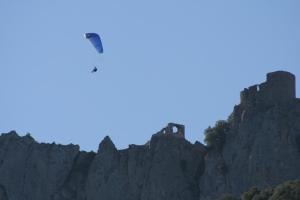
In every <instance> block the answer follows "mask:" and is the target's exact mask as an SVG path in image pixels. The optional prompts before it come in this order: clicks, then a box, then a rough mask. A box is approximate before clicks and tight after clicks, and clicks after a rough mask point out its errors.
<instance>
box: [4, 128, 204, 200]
mask: <svg viewBox="0 0 300 200" xmlns="http://www.w3.org/2000/svg"><path fill="white" fill-rule="evenodd" d="M203 148H204V147H203V146H202V145H201V144H200V143H196V144H195V145H193V144H191V143H189V142H188V141H186V140H185V139H184V138H182V137H177V136H176V135H165V134H156V135H153V136H152V138H151V140H150V142H148V143H147V144H145V145H130V146H129V148H128V149H125V150H117V149H116V147H115V146H114V144H113V142H112V141H111V140H110V138H109V137H105V138H104V139H103V141H102V142H101V143H100V145H99V150H98V153H93V152H90V153H87V152H80V151H79V147H78V146H75V145H68V146H63V145H56V144H39V143H37V142H35V141H34V139H33V138H31V137H30V136H24V137H20V136H18V135H17V134H16V133H15V132H10V133H7V134H2V136H0V198H1V199H4V200H6V199H9V200H20V199H22V200H40V199H45V200H96V199H97V200H98V199H99V198H101V199H107V200H117V199H125V200H126V199H128V200H135V199H136V200H150V199H157V200H160V199H173V200H183V199H191V200H194V199H198V197H199V188H198V185H199V177H200V175H201V173H202V171H203V169H204V168H203V167H204V164H203V158H204V154H203Z"/></svg>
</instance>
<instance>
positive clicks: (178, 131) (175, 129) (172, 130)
mask: <svg viewBox="0 0 300 200" xmlns="http://www.w3.org/2000/svg"><path fill="white" fill-rule="evenodd" d="M158 133H160V134H172V135H175V136H178V137H182V138H185V133H184V125H182V124H176V123H168V125H167V126H166V127H165V128H163V129H161V130H160V131H159V132H158Z"/></svg>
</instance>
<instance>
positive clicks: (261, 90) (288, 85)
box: [240, 71, 296, 105]
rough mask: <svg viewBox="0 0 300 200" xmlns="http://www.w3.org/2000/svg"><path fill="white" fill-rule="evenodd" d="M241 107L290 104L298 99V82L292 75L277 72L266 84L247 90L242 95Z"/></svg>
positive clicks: (269, 76)
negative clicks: (258, 104)
mask: <svg viewBox="0 0 300 200" xmlns="http://www.w3.org/2000/svg"><path fill="white" fill-rule="evenodd" d="M240 99H241V105H247V104H253V103H264V104H278V103H279V104H280V103H289V102H291V101H293V100H295V99H296V81H295V76H294V75H293V74H292V73H289V72H285V71H275V72H271V73H268V74H267V80H266V82H263V83H261V84H257V85H253V86H250V87H248V88H245V89H244V90H243V91H242V92H241V93H240Z"/></svg>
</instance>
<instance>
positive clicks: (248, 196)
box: [241, 187, 259, 200]
mask: <svg viewBox="0 0 300 200" xmlns="http://www.w3.org/2000/svg"><path fill="white" fill-rule="evenodd" d="M257 194H259V190H258V189H257V188H256V187H252V188H251V189H250V190H249V191H247V192H245V193H244V194H242V198H241V199H242V200H252V198H253V197H254V196H255V195H257Z"/></svg>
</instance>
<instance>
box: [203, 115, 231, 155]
mask: <svg viewBox="0 0 300 200" xmlns="http://www.w3.org/2000/svg"><path fill="white" fill-rule="evenodd" d="M228 131H229V123H228V122H227V121H225V120H219V121H217V122H216V124H215V126H214V127H210V126H209V127H208V128H207V129H205V131H204V135H205V138H204V142H205V144H206V145H207V147H208V148H211V149H215V150H222V148H223V145H224V142H225V137H226V134H227V133H228Z"/></svg>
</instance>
